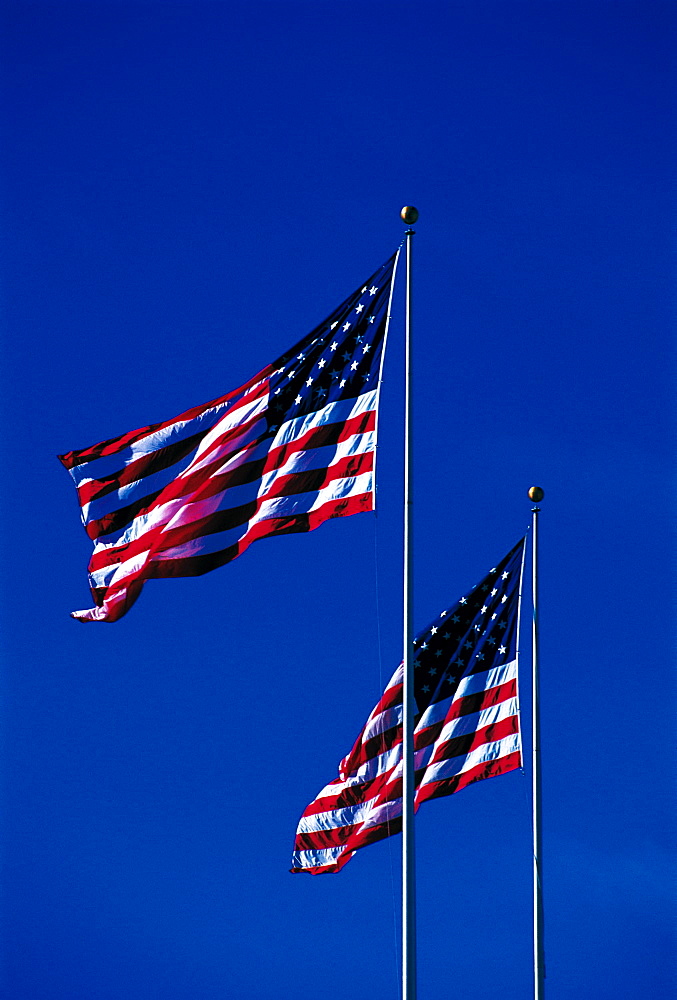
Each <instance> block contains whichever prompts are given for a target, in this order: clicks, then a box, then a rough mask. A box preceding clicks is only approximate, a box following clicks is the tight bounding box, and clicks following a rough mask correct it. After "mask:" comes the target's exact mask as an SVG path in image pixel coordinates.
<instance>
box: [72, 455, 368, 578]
mask: <svg viewBox="0 0 677 1000" xmlns="http://www.w3.org/2000/svg"><path fill="white" fill-rule="evenodd" d="M370 483H371V472H366V473H364V474H363V475H361V476H351V477H348V478H346V479H339V480H336V481H335V482H334V483H330V484H329V485H328V486H326V487H325V488H324V489H322V490H319V491H317V492H314V493H299V494H296V495H295V496H291V497H275V498H273V499H271V500H266V501H264V502H263V504H262V505H261V510H260V511H259V513H258V514H257V515H256V516H255V517H254V518H252V520H251V521H250V522H249V524H248V525H244V524H243V525H236V526H235V527H234V528H230V529H229V530H227V531H218V532H212V533H210V534H206V535H199V536H198V537H197V538H194V539H190V540H189V541H187V542H183V543H182V544H181V545H175V546H173V547H171V548H169V549H166V550H164V551H162V552H157V553H154V554H153V559H154V560H158V561H159V562H162V561H163V560H167V559H186V558H190V557H192V556H196V555H208V554H211V553H214V552H221V551H222V550H223V549H226V548H228V546H229V545H233V544H234V543H235V542H237V541H239V540H240V539H245V538H246V536H247V534H248V533H249V531H250V530H251V528H252V526H253V525H254V524H258V523H259V522H260V521H265V520H270V519H272V518H276V517H286V516H290V515H292V514H299V513H309V512H310V511H313V510H317V509H318V508H319V507H322V506H323V505H324V504H325V503H329V502H330V501H332V500H337V499H344V498H346V497H350V496H354V495H357V496H360V495H361V494H363V493H369V491H370ZM257 485H258V483H248V484H246V485H245V486H233V487H231V488H230V489H228V490H226V491H224V493H219V494H217V495H216V496H215V497H209V498H208V499H207V500H201V501H198V502H196V503H186V502H185V501H184V500H173V501H171V502H170V503H168V504H162V505H161V506H159V507H156V508H154V509H153V510H152V511H151V512H150V513H149V514H146V515H142V516H141V517H138V518H135V519H134V521H133V522H132V525H131V527H133V526H134V525H136V523H137V522H138V521H142V520H144V521H145V522H146V528H147V529H149V528H151V527H155V526H156V524H157V523H158V522H161V520H165V521H166V522H167V524H166V526H165V528H164V530H165V531H169V530H170V529H171V528H175V527H185V526H186V525H187V524H191V523H192V522H194V521H196V520H198V519H199V518H201V517H206V516H208V515H209V514H214V513H217V512H218V511H219V510H222V509H226V510H227V509H230V508H231V507H232V506H238V505H239V504H241V503H246V502H247V499H255V495H252V494H253V493H254V490H255V488H256V486H257ZM226 502H227V506H225V505H226ZM152 521H155V523H152ZM142 534H143V532H142V531H139V537H141V535H142ZM118 544H119V543H118ZM149 544H150V540H149ZM108 547H110V546H108ZM105 548H106V546H105V545H103V546H97V547H95V551H101V549H105ZM125 565H126V563H119V564H117V563H116V564H115V569H116V570H117V569H118V568H121V567H122V566H125ZM109 573H110V567H102V568H100V569H98V570H95V571H94V572H93V573H92V574H91V579H92V580H96V581H97V582H96V583H94V584H93V585H94V586H96V587H101V586H104V582H105V580H106V578H107V575H108V574H109ZM123 575H124V574H122V573H119V574H116V575H115V579H116V582H119V581H120V579H122V576H123ZM111 579H112V578H111ZM98 581H101V582H98Z"/></svg>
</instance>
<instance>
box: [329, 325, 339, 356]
mask: <svg viewBox="0 0 677 1000" xmlns="http://www.w3.org/2000/svg"><path fill="white" fill-rule="evenodd" d="M334 326H336V324H334ZM337 347H338V344H337V343H336V341H334V343H333V344H332V345H331V347H330V348H329V350H330V351H335V350H336V348H337Z"/></svg>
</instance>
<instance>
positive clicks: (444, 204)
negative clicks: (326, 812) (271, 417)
mask: <svg viewBox="0 0 677 1000" xmlns="http://www.w3.org/2000/svg"><path fill="white" fill-rule="evenodd" d="M674 34H675V33H674V8H673V6H672V5H671V4H668V3H663V2H652V0H643V2H641V3H639V2H637V3H635V2H630V3H626V2H617V3H601V2H594V0H586V2H585V3H576V2H538V3H537V2H528V0H526V2H516V0H503V2H483V0H474V2H468V3H460V2H448V3H444V4H435V3H426V2H423V3H417V4H397V3H393V2H389V3H374V2H369V0H364V2H361V3H359V4H358V3H352V2H337V0H334V2H332V3H329V2H314V3H310V2H308V3H296V2H294V3H292V2H272V0H271V2H260V0H257V2H251V3H246V4H245V3H237V4H229V3H219V2H191V3H173V2H171V0H170V2H163V3H156V2H149V3H141V2H139V3H131V4H129V3H114V2H81V3H68V2H58V3H32V2H28V0H25V2H22V3H17V2H13V0H6V3H5V4H4V6H3V12H2V43H1V44H2V60H1V62H2V70H1V72H2V90H3V96H2V133H3V142H2V153H1V154H0V184H1V190H0V196H1V208H2V217H3V230H4V250H3V257H2V302H1V307H2V325H3V332H4V374H3V399H4V402H3V417H4V427H5V433H4V434H3V436H2V437H3V441H2V448H3V451H2V458H3V468H4V471H5V475H4V479H3V489H2V495H3V496H2V498H3V520H2V523H3V527H4V532H3V574H2V576H3V610H4V614H3V620H4V626H3V662H4V666H3V670H2V689H1V690H2V716H1V722H2V725H1V730H2V759H3V765H2V772H3V790H2V797H3V808H2V814H3V821H2V822H3V827H4V831H3V838H2V839H3V845H4V846H3V863H4V898H3V903H2V907H3V919H4V933H3V938H4V960H3V966H2V973H1V976H2V995H3V996H6V997H8V998H9V1000H57V998H58V1000H150V998H157V1000H195V998H200V1000H212V998H214V1000H216V998H219V1000H223V998H228V1000H230V998H245V997H246V998H248V1000H249V998H251V1000H272V998H275V1000H279V998H283V1000H285V998H290V1000H292V998H293V1000H295V998H297V997H304V996H320V995H328V994H331V993H334V992H335V991H336V989H337V987H338V989H339V990H340V992H341V994H342V995H346V996H349V997H350V998H351V1000H386V998H387V1000H391V998H393V997H397V990H398V971H397V967H398V948H399V932H398V931H397V930H396V923H397V911H398V908H399V868H398V865H399V839H398V838H393V839H392V840H391V841H390V842H384V843H381V844H378V845H374V846H373V847H370V848H368V849H366V850H364V851H362V852H361V853H360V854H358V855H357V856H356V857H355V858H354V859H353V860H352V861H351V862H350V864H349V865H348V866H347V867H346V869H345V870H344V871H343V872H341V873H340V874H339V875H337V876H324V877H319V878H315V879H313V878H310V877H307V878H306V877H302V876H292V875H290V874H288V872H287V869H288V867H289V860H290V852H291V846H292V840H293V833H294V829H295V825H296V822H297V819H298V816H299V814H300V813H301V811H302V809H303V808H304V806H305V805H306V803H307V802H308V801H309V800H310V799H311V798H312V797H313V796H314V795H315V794H316V792H317V791H318V789H319V788H320V787H321V786H322V785H323V784H324V783H325V782H326V781H328V780H330V779H331V778H332V777H334V775H335V773H336V766H337V764H338V761H339V759H340V758H341V757H342V756H343V755H344V754H345V753H346V752H347V750H349V749H350V747H351V745H352V743H353V740H354V738H355V736H356V735H357V732H358V730H359V728H360V726H361V725H362V723H363V722H364V719H365V718H366V716H367V714H368V713H369V711H370V710H371V708H372V706H373V704H374V702H375V700H376V698H377V696H378V694H379V692H380V690H381V688H382V686H383V684H384V683H385V681H386V680H387V678H388V677H389V676H390V673H391V672H392V670H393V669H394V667H395V665H396V663H397V661H398V659H399V656H400V648H399V644H400V639H399V635H400V626H399V617H398V616H399V609H400V572H401V571H400V555H399V552H400V537H401V536H400V504H401V480H400V473H401V458H400V452H401V415H402V336H403V321H402V303H403V284H402V282H400V285H399V288H398V291H397V292H396V296H395V303H394V311H395V318H394V320H393V324H392V328H391V337H390V344H389V353H388V357H387V358H386V369H385V383H384V388H383V419H382V439H381V449H380V453H379V503H380V507H379V514H378V517H377V518H375V517H374V516H373V515H359V516H356V517H353V518H349V519H346V520H344V521H338V522H332V523H329V524H326V525H324V526H323V527H322V528H321V529H319V530H318V531H317V532H314V533H312V534H309V535H304V536H301V535H299V536H289V537H282V538H279V539H273V540H268V541H264V542H262V543H260V544H257V545H256V546H253V547H252V549H251V550H249V551H248V552H247V553H246V554H245V555H244V556H243V557H242V558H241V559H240V560H238V561H237V562H235V563H233V564H232V565H231V566H227V567H224V568H223V569H220V570H217V571H215V572H214V573H212V574H209V575H207V576H205V577H202V578H199V579H193V580H176V581H157V582H154V583H150V584H149V585H148V586H147V587H146V589H145V591H144V593H143V595H142V597H141V599H140V600H139V602H138V603H137V605H136V606H135V607H134V608H133V609H132V611H131V612H130V614H129V615H128V617H127V618H125V619H124V620H123V621H121V622H119V623H117V624H115V625H111V626H105V625H88V626H85V627H83V626H82V625H79V624H77V623H76V622H74V621H72V620H71V619H70V618H69V616H68V612H69V611H71V610H72V609H74V608H82V607H87V606H88V603H87V602H88V599H89V598H88V591H87V585H86V572H85V568H86V563H87V559H88V555H89V551H90V543H89V541H88V539H87V537H86V536H85V533H84V531H83V530H82V527H81V525H80V522H79V516H78V508H77V504H76V498H75V495H74V490H73V488H72V484H71V482H70V479H69V477H68V476H67V474H66V473H65V472H64V470H63V469H62V468H61V467H60V465H59V463H58V462H57V460H56V457H55V456H56V454H57V453H62V452H64V451H67V450H70V449H73V448H81V447H85V446H87V445H90V444H93V443H95V442H96V441H98V440H100V439H103V438H107V437H111V436H114V435H116V434H119V433H122V432H124V431H128V430H131V429H133V428H136V427H139V426H143V425H145V424H148V423H150V422H153V421H157V420H163V419H167V418H169V417H172V416H174V415H175V414H177V413H179V412H181V411H182V410H183V409H185V408H187V407H189V406H193V405H196V404H198V403H202V402H204V401H206V400H208V399H211V398H213V397H215V396H218V395H221V394H222V393H224V392H226V391H228V390H229V389H232V388H234V387H235V386H237V385H239V384H241V382H242V381H244V379H245V378H247V377H248V376H250V375H251V374H252V373H253V372H254V371H257V370H258V369H259V368H261V367H262V366H263V365H264V364H266V363H267V362H268V361H270V360H272V359H273V358H275V357H277V356H278V355H279V354H280V353H281V352H282V351H284V350H285V348H286V347H288V346H290V345H291V344H293V343H294V342H295V341H296V340H298V339H299V338H300V337H302V336H303V335H304V334H305V333H307V332H308V331H309V330H310V329H312V327H313V326H315V325H316V324H317V323H318V322H319V321H321V320H322V319H323V318H324V316H326V315H327V314H328V313H329V312H330V311H331V310H332V309H333V308H334V307H335V306H336V305H337V304H338V303H339V302H340V301H342V299H343V298H344V297H345V296H346V295H347V294H348V293H349V292H351V291H352V290H353V289H354V288H355V287H356V285H357V284H358V283H359V282H360V281H361V280H363V278H365V277H366V276H368V275H369V274H371V273H372V272H373V271H374V270H375V269H376V267H378V266H379V265H380V264H381V263H383V261H384V260H385V259H386V258H387V257H388V256H389V255H390V254H391V253H392V251H393V249H394V248H395V247H396V246H397V245H398V243H399V241H400V240H401V238H402V233H403V229H404V227H403V226H402V224H401V223H400V221H399V218H398V213H399V209H400V207H401V206H402V205H403V204H406V203H409V204H415V205H417V206H418V208H419V210H420V212H421V219H420V222H419V224H418V225H417V227H416V229H417V236H416V241H417V242H416V261H415V266H416V300H415V324H416V327H415V336H416V341H415V406H416V415H415V421H416V424H415V426H416V445H415V448H416V469H415V486H416V508H415V519H416V559H415V565H416V579H415V599H416V614H415V624H416V627H417V628H419V627H422V626H423V625H425V624H426V623H427V622H428V621H429V620H430V619H431V618H432V617H433V616H434V615H436V614H437V613H438V612H439V610H440V608H442V607H444V606H446V605H447V604H449V603H450V602H451V601H453V600H455V599H457V598H458V597H459V596H460V595H461V594H462V593H464V592H465V591H466V590H467V589H468V587H469V586H470V585H472V584H473V583H475V582H476V581H477V580H478V579H480V578H481V577H482V576H483V575H484V574H485V573H486V571H487V570H488V568H489V567H490V566H491V565H493V564H494V562H495V561H496V559H498V558H500V557H501V556H502V555H503V554H504V553H505V552H506V551H507V550H508V549H509V548H510V547H511V546H512V545H513V544H514V542H515V541H516V540H517V538H518V537H519V536H520V535H521V534H522V533H523V531H524V529H525V528H526V526H527V524H528V522H529V519H530V514H529V507H530V505H529V502H528V500H527V498H526V490H527V488H528V487H529V486H530V485H532V484H533V483H539V484H541V485H542V486H543V487H544V488H545V490H546V498H545V501H544V503H543V504H542V508H543V514H542V575H541V586H542V593H541V602H542V603H541V613H542V700H543V758H544V803H543V809H544V841H545V865H546V870H545V891H546V934H547V940H546V952H547V968H548V980H547V997H548V1000H612V998H613V1000H617V998H618V997H623V998H640V997H642V998H643V997H645V996H646V995H651V996H652V998H653V1000H668V998H671V997H672V996H673V990H674V987H675V975H674V972H675V965H674V958H673V957H672V956H673V955H674V937H673V936H672V934H673V931H672V928H673V926H674V916H675V912H674V904H673V896H674V888H675V886H674V878H673V876H672V875H671V872H672V871H674V829H675V825H674V818H675V817H674V805H673V803H674V788H675V785H674V750H673V747H674V732H675V726H674V673H673V670H674V667H673V661H674V642H673V639H672V634H673V633H672V628H671V624H672V619H673V617H674V590H673V589H672V578H673V573H672V563H673V554H674V545H673V536H672V503H673V496H674V441H673V438H674V435H673V427H674V409H673V404H672V386H673V381H674V368H675V366H674V343H673V340H672V337H671V334H670V327H671V326H672V325H673V319H674V308H673V298H672V292H671V285H672V282H673V280H674V277H675V274H674V259H673V257H672V252H673V249H674V244H673V243H671V237H670V233H671V230H672V228H673V224H674V219H675V211H674V200H673V189H672V174H673V172H674V152H675V149H674V134H675V119H674V101H673V95H674V82H675V80H674V70H673V68H672V66H671V62H670V59H671V52H672V51H674V41H675V38H674ZM401 277H402V275H400V278H401ZM377 597H378V600H377ZM527 617H528V616H527ZM523 651H524V665H525V666H526V665H527V664H528V652H529V643H528V633H527V635H525V637H524V642H523ZM528 693H529V691H528V683H527V681H526V680H525V681H524V683H523V695H524V696H525V697H526V696H527V695H528ZM525 729H527V730H528V718H527V719H525ZM529 787H530V786H529V774H528V768H527V773H526V774H525V775H523V774H521V773H520V772H513V773H512V774H509V775H506V776H504V777H502V778H499V779H495V780H492V781H487V782H483V783H481V784H479V785H476V786H474V787H472V788H469V789H467V790H466V791H463V792H461V793H459V794H458V795H457V796H453V797H451V798H448V799H443V800H439V801H437V802H433V803H430V804H428V805H427V806H425V807H424V808H423V809H422V810H421V812H420V813H419V816H418V820H417V832H418V871H419V932H420V951H419V956H420V979H419V982H420V996H421V1000H427V998H430V1000H432V998H435V1000H437V998H440V1000H441V998H446V997H456V996H463V997H464V998H465V1000H480V998H482V1000H484V998H485V997H487V996H497V995H499V996H501V997H502V1000H523V998H524V997H526V996H528V995H529V990H530V981H531V965H530V960H531V958H530V957H531V940H530V934H531V926H530V898H531V897H530V893H531V884H530V879H531V858H530V850H531V840H530V811H529V803H528V795H529Z"/></svg>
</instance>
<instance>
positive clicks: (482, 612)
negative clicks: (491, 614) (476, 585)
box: [481, 604, 489, 614]
mask: <svg viewBox="0 0 677 1000" xmlns="http://www.w3.org/2000/svg"><path fill="white" fill-rule="evenodd" d="M488 610H489V609H488V607H487V606H486V604H483V605H482V611H481V614H484V612H485V611H488Z"/></svg>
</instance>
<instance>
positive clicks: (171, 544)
mask: <svg viewBox="0 0 677 1000" xmlns="http://www.w3.org/2000/svg"><path fill="white" fill-rule="evenodd" d="M397 256H398V254H397V253H396V254H394V255H393V256H392V257H391V258H390V259H389V260H388V261H387V262H386V263H385V264H384V265H383V267H381V268H379V270H378V271H376V273H375V274H373V275H372V276H371V277H370V278H369V279H368V280H367V281H366V282H364V283H363V284H361V285H360V287H359V288H358V289H357V290H356V291H355V292H354V293H353V294H352V295H351V296H349V298H347V299H346V300H345V302H343V303H342V304H341V305H340V306H339V307H338V309H335V310H334V312H333V313H332V314H331V316H329V317H328V319H326V320H325V322H324V323H321V324H320V326H318V327H317V328H316V329H314V330H313V331H312V333H309V334H308V336H307V337H305V338H304V339H303V340H300V341H299V342H298V344H296V345H295V347H293V348H292V349H291V350H290V351H288V352H287V353H286V354H285V355H283V356H282V357H280V358H278V359H277V361H274V362H273V363H272V364H270V365H267V366H266V367H265V368H263V369H262V370H261V371H260V372H259V373H258V374H257V375H255V376H254V377H253V378H251V379H250V380H249V381H248V382H246V383H245V384H244V385H243V386H240V388H239V389H235V390H234V391H233V392H229V393H228V394H227V395H225V396H221V397H220V398H219V399H215V400H212V401H211V402H210V403H206V404H205V405H204V406H198V407H195V408H194V409H191V410H187V411H186V412H185V413H182V414H181V415H180V416H178V417H175V418H174V419H173V420H168V421H166V422H164V423H158V424H151V425H150V426H149V427H142V428H141V429H140V430H136V431H132V432H130V433H128V434H123V435H122V436H121V437H116V438H111V439H110V440H108V441H103V442H101V443H100V444H96V445H93V446H92V447H90V448H84V449H82V450H81V451H71V452H68V453H67V454H65V455H60V456H59V458H60V460H61V462H63V464H64V465H65V467H66V468H67V469H68V471H69V472H70V474H71V476H72V477H73V479H74V481H75V485H76V487H77V491H78V498H79V501H80V505H81V508H82V521H83V524H84V525H85V529H86V531H87V534H88V535H89V537H90V538H91V539H92V540H93V542H94V552H93V554H92V557H91V560H90V564H89V582H90V588H91V592H92V596H93V599H94V602H95V605H96V606H95V607H94V608H90V609H89V610H86V611H74V612H73V613H72V614H73V617H74V618H77V619H79V620H81V621H104V622H113V621H117V620H118V619H119V618H121V617H122V615H124V614H126V612H127V611H128V610H129V608H130V607H131V606H132V604H133V603H134V602H135V601H136V599H137V597H138V596H139V593H140V592H141V589H142V587H143V585H144V583H145V582H146V580H150V579H157V578H159V577H172V576H199V575H200V574H202V573H206V572H208V571H209V570H212V569H214V568H215V567H217V566H222V565H223V564H224V563H227V562H230V561H231V560H232V559H235V558H236V557H237V556H238V555H240V553H241V552H244V550H245V549H246V548H247V547H248V546H249V545H251V543H252V542H253V541H255V540H256V539H257V538H265V537H267V536H269V535H279V534H288V533H290V532H297V531H312V530H313V529H314V528H317V527H318V526H319V525H320V524H322V522H323V521H326V520H327V519H328V518H332V517H345V516H346V515H348V514H356V513H358V512H359V511H368V510H372V509H373V507H374V453H375V448H376V418H377V406H378V393H379V384H380V380H381V367H382V360H383V348H384V343H385V338H386V334H387V328H388V321H389V318H390V301H391V297H392V285H393V279H394V275H395V267H396V264H397Z"/></svg>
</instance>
